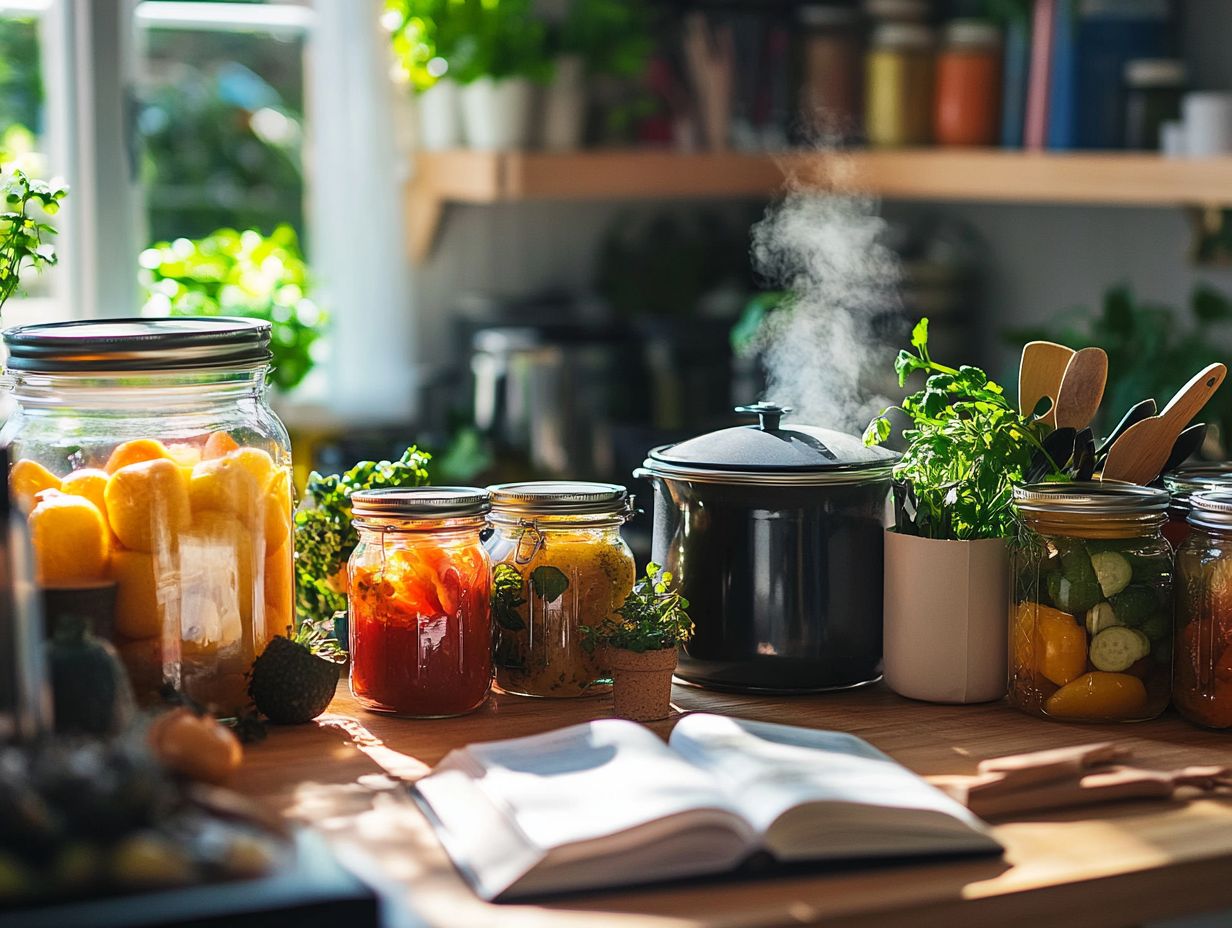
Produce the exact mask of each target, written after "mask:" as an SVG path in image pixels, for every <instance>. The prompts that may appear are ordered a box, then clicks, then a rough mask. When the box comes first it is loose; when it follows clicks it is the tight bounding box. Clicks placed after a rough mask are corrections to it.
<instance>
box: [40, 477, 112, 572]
mask: <svg viewBox="0 0 1232 928" xmlns="http://www.w3.org/2000/svg"><path fill="white" fill-rule="evenodd" d="M30 540H31V543H32V545H33V547H34V563H35V571H36V574H37V576H38V580H39V582H40V583H42V584H44V585H57V584H59V585H67V584H72V583H78V582H82V581H93V580H102V579H103V578H104V577H105V576H106V573H107V562H108V557H109V554H110V551H109V548H110V537H109V533H108V532H107V525H106V523H105V522H103V516H102V513H100V512H99V511H98V509H97V507H95V505H94V504H93V503H92V502H90V501H89V500H88V499H85V498H84V497H81V496H69V495H67V494H64V493H60V492H57V491H55V490H48V491H44V493H43V494H42V496H41V497H40V499H39V501H38V504H37V505H36V506H35V507H34V509H33V510H32V511H31V512H30Z"/></svg>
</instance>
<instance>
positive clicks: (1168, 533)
mask: <svg viewBox="0 0 1232 928" xmlns="http://www.w3.org/2000/svg"><path fill="white" fill-rule="evenodd" d="M1164 487H1165V488H1166V489H1167V491H1168V492H1169V493H1170V494H1171V495H1172V502H1171V503H1169V504H1168V522H1167V524H1166V525H1165V526H1164V537H1165V538H1167V539H1168V540H1169V541H1170V542H1172V547H1173V548H1176V549H1179V548H1180V547H1181V544H1182V543H1183V542H1184V541H1185V539H1186V538H1188V537H1189V532H1190V524H1189V509H1190V502H1189V501H1190V499H1191V498H1192V497H1193V496H1194V495H1195V494H1197V493H1206V492H1208V491H1209V490H1232V462H1230V461H1224V462H1222V463H1219V464H1193V465H1191V466H1189V467H1182V468H1178V469H1177V470H1174V471H1173V472H1172V473H1170V474H1166V475H1165V476H1164Z"/></svg>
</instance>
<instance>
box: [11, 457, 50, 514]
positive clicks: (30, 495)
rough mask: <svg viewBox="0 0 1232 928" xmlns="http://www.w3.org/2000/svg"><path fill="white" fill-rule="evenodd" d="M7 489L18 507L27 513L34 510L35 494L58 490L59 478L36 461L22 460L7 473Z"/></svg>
mask: <svg viewBox="0 0 1232 928" xmlns="http://www.w3.org/2000/svg"><path fill="white" fill-rule="evenodd" d="M9 489H10V490H12V491H13V496H14V497H15V498H16V500H17V503H18V505H19V506H21V508H22V509H23V510H25V511H27V512H29V511H30V510H31V509H33V508H34V503H35V499H34V497H35V495H36V494H38V493H41V492H43V490H58V489H60V478H59V477H57V476H56V475H55V474H53V473H52V472H51V471H49V470H48V469H47V468H46V467H44V466H43V465H42V464H40V463H39V462H38V461H31V460H30V459H29V458H22V459H21V460H20V461H18V462H17V463H15V464H14V465H13V468H12V470H10V471H9Z"/></svg>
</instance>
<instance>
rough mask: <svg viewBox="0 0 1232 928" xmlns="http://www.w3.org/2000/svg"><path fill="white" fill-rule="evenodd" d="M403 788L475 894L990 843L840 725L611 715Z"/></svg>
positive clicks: (954, 807) (486, 746) (963, 816)
mask: <svg viewBox="0 0 1232 928" xmlns="http://www.w3.org/2000/svg"><path fill="white" fill-rule="evenodd" d="M415 796H416V800H417V801H418V803H419V805H420V807H421V808H423V810H424V812H425V814H427V816H428V818H429V820H430V821H431V822H432V824H433V826H434V827H435V828H436V830H437V833H438V835H439V836H440V839H441V843H442V844H443V845H444V847H445V850H446V851H447V852H448V854H449V856H450V857H451V858H452V859H453V861H454V863H455V864H456V865H457V867H458V869H459V870H460V871H461V872H462V874H463V875H464V876H465V877H466V878H467V880H468V881H469V882H470V883H471V884H472V885H473V886H474V888H475V891H476V892H477V893H478V894H479V895H480V896H482V897H483V898H484V899H513V898H518V897H526V896H536V895H545V894H549V893H557V892H568V891H574V890H586V889H598V888H602V887H611V886H623V885H632V884H637V883H648V882H653V881H658V880H671V879H677V878H681V877H689V876H701V875H705V874H716V873H724V872H727V871H730V870H735V869H737V868H738V867H740V866H741V864H743V863H744V862H745V861H747V860H749V859H750V858H752V857H754V856H756V855H758V854H759V852H768V853H769V855H770V856H772V857H773V858H774V859H775V860H778V861H781V862H791V861H804V860H810V861H811V860H818V861H820V860H839V859H842V860H849V859H858V858H874V857H903V856H913V855H924V854H928V855H933V854H947V853H953V854H962V853H981V852H983V853H997V852H999V851H1000V850H1001V846H1000V845H999V844H998V843H997V842H996V841H995V840H994V839H993V838H992V837H991V835H990V834H989V833H988V830H987V828H986V827H985V826H984V824H983V823H982V822H980V821H979V820H978V819H977V818H975V816H973V815H972V814H971V813H970V812H968V811H967V810H966V809H965V808H964V807H963V806H961V805H959V804H958V803H957V802H955V801H954V800H952V799H950V798H949V797H948V796H946V795H945V794H943V793H942V792H941V791H939V790H937V789H935V788H934V787H932V786H930V785H929V784H927V783H925V782H924V781H923V780H922V779H920V778H919V777H917V776H916V775H915V774H914V773H912V772H911V771H909V770H907V769H906V768H905V767H902V766H900V765H899V764H897V763H895V762H894V761H893V760H891V759H890V758H889V757H887V756H886V755H885V754H882V753H881V752H880V751H878V750H877V749H876V748H874V747H872V746H871V745H869V744H868V743H866V742H864V741H861V740H860V739H859V738H856V737H854V736H852V735H847V734H841V733H839V732H830V731H814V730H812V729H806V728H794V727H791V726H787V725H772V724H768V723H764V722H752V721H746V720H742V719H732V718H727V717H724V716H718V715H706V714H695V715H688V716H685V718H683V719H681V720H680V722H679V723H678V724H677V725H676V727H675V729H674V730H673V731H672V735H671V739H670V741H669V742H668V743H667V744H664V743H663V741H662V740H661V739H660V738H659V737H658V736H657V735H655V734H654V733H653V732H651V731H650V730H649V729H647V728H643V727H642V726H640V725H636V724H634V723H632V722H623V721H618V720H615V719H611V720H603V721H598V722H590V723H588V724H585V725H574V726H572V727H570V728H563V729H560V730H559V731H554V732H548V733H547V734H543V735H534V736H532V737H529V738H516V739H512V740H509V741H490V742H486V743H483V744H472V745H469V746H467V747H465V748H461V749H459V750H456V751H453V752H451V753H450V754H449V755H448V756H446V757H445V759H444V760H443V761H441V763H440V764H439V765H438V766H437V768H436V769H435V770H434V771H433V772H432V773H430V774H429V775H428V776H426V777H424V778H423V779H421V780H420V781H419V782H418V783H417V784H416V786H415Z"/></svg>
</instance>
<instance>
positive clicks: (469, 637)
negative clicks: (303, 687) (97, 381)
mask: <svg viewBox="0 0 1232 928" xmlns="http://www.w3.org/2000/svg"><path fill="white" fill-rule="evenodd" d="M351 506H352V513H353V515H354V517H355V518H354V522H355V527H356V529H357V530H358V531H359V543H358V544H357V545H356V546H355V550H354V552H353V553H352V554H351V559H350V561H349V563H348V565H347V608H348V620H349V621H348V625H349V632H350V651H351V693H352V695H354V697H355V698H356V700H358V701H359V703H360V705H362V706H363V707H364V708H366V709H371V710H373V711H375V712H388V713H392V714H394V715H399V716H402V717H405V718H448V717H450V716H455V715H464V714H466V713H467V712H471V711H473V710H475V709H477V708H479V706H481V705H483V702H484V700H485V699H486V698H487V695H488V690H489V688H490V687H491V685H492V619H491V608H490V605H489V596H490V589H491V572H490V562H489V560H488V553H487V551H486V550H485V549H484V546H483V542H482V540H481V535H482V533H483V530H484V527H485V525H486V522H485V519H484V515H485V513H487V511H488V509H489V504H488V494H487V491H486V490H481V489H478V488H477V487H414V488H391V489H381V490H362V491H360V492H357V493H355V494H354V495H352V497H351Z"/></svg>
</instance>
